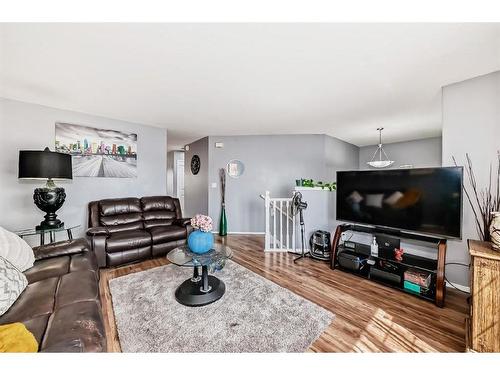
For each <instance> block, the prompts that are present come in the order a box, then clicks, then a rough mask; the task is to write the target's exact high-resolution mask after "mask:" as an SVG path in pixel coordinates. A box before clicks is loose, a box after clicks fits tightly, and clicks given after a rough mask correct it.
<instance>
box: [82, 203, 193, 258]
mask: <svg viewBox="0 0 500 375" xmlns="http://www.w3.org/2000/svg"><path fill="white" fill-rule="evenodd" d="M190 230H191V226H190V219H183V218H182V212H181V206H180V203H179V199H177V198H172V197H168V196H154V197H143V198H119V199H104V200H100V201H94V202H90V203H89V229H88V231H87V235H88V236H89V237H90V241H91V245H92V250H93V251H94V253H95V254H96V256H97V263H98V265H99V267H106V266H108V267H109V266H118V265H121V264H126V263H131V262H137V261H140V260H144V259H149V258H151V257H157V256H162V255H165V254H167V253H168V252H169V251H170V250H172V249H174V248H176V247H178V246H181V245H184V244H185V243H186V239H187V236H188V234H189V232H190Z"/></svg>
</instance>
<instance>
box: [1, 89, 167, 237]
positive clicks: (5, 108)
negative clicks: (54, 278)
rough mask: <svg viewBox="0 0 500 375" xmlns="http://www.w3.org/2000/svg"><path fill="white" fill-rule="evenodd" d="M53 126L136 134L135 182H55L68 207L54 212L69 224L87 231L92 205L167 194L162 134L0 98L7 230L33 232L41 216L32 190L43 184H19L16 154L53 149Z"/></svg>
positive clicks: (3, 219) (164, 136) (164, 137)
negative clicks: (64, 124) (63, 191)
mask: <svg viewBox="0 0 500 375" xmlns="http://www.w3.org/2000/svg"><path fill="white" fill-rule="evenodd" d="M56 121H62V122H69V123H74V124H81V125H89V126H96V127H100V128H108V129H115V130H121V131H127V132H133V133H136V134H137V150H138V158H137V168H138V176H137V178H92V177H75V178H74V179H73V180H72V181H70V182H56V183H57V184H58V185H60V186H61V187H64V188H65V189H66V195H67V198H66V202H65V204H64V206H63V207H62V208H61V209H60V210H59V211H58V215H59V216H60V218H61V219H62V220H63V221H64V222H66V223H68V224H81V225H82V229H81V230H80V231H78V232H77V233H76V234H77V235H79V234H81V233H82V232H83V229H84V228H86V222H87V204H88V202H90V201H91V200H95V199H102V198H118V197H127V196H137V197H140V196H144V195H154V194H165V193H166V157H167V151H166V147H167V132H166V129H160V128H154V127H149V126H142V125H140V124H133V123H129V122H124V121H118V120H112V119H108V118H104V117H98V116H92V115H88V114H83V113H78V112H71V111H65V110H60V109H56V108H49V107H44V106H40V105H36V104H29V103H24V102H19V101H13V100H7V99H2V98H0V149H1V150H2V157H1V158H0V188H1V192H2V194H1V196H0V212H2V216H1V217H0V225H1V226H2V227H5V228H7V229H10V230H16V229H22V228H29V227H33V226H34V225H36V224H38V223H39V222H40V221H41V220H42V219H43V215H44V213H43V212H42V211H40V210H39V209H38V208H37V207H36V206H35V205H34V203H33V198H32V196H33V189H34V188H36V187H39V186H41V185H43V182H42V181H32V180H18V178H17V172H18V171H17V169H18V156H19V150H22V149H33V150H42V149H43V148H44V147H46V146H48V147H49V148H51V149H54V143H55V127H54V124H55V122H56Z"/></svg>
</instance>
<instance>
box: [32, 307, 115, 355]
mask: <svg viewBox="0 0 500 375" xmlns="http://www.w3.org/2000/svg"><path fill="white" fill-rule="evenodd" d="M74 340H80V341H81V342H82V343H83V348H84V351H86V352H100V351H105V350H106V338H105V337H104V326H103V323H102V316H101V306H100V304H99V303H98V302H96V301H83V302H77V303H72V304H69V305H65V306H63V307H61V308H59V309H57V310H56V311H55V312H54V313H53V314H52V315H51V317H50V319H49V323H48V326H47V330H46V332H45V335H44V338H43V342H42V345H41V349H42V350H47V349H49V348H50V347H53V346H57V345H59V343H68V342H72V341H74ZM66 346H67V345H63V346H62V347H61V348H60V349H58V351H66V349H65V348H66ZM68 349H69V350H71V351H72V349H71V348H70V347H68Z"/></svg>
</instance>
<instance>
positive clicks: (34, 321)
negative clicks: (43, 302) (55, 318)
mask: <svg viewBox="0 0 500 375" xmlns="http://www.w3.org/2000/svg"><path fill="white" fill-rule="evenodd" d="M49 317H50V314H45V315H39V316H35V317H34V318H31V319H27V320H23V321H22V323H23V324H24V325H25V326H26V328H27V329H28V331H30V332H31V333H32V334H33V336H35V339H36V341H37V342H38V345H40V343H41V342H42V339H43V334H44V332H45V329H46V328H47V323H48V321H49Z"/></svg>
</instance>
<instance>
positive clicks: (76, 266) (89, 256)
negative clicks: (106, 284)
mask: <svg viewBox="0 0 500 375" xmlns="http://www.w3.org/2000/svg"><path fill="white" fill-rule="evenodd" d="M98 269H99V267H98V266H97V260H96V257H95V256H94V254H93V253H91V252H90V251H85V252H83V253H81V254H75V255H73V256H72V257H71V261H70V263H69V272H75V271H94V272H95V273H96V276H97V277H99V272H98Z"/></svg>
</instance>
